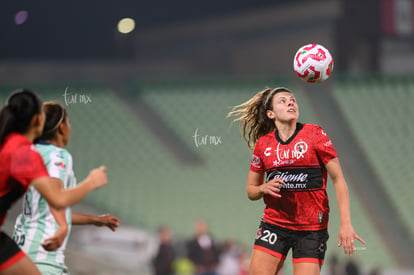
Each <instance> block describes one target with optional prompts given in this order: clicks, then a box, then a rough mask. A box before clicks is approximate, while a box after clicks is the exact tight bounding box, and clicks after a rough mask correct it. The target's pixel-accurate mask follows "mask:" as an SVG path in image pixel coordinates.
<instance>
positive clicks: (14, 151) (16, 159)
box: [0, 133, 49, 225]
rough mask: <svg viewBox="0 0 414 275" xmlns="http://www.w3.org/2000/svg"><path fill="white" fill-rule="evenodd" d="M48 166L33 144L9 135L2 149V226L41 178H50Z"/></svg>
mask: <svg viewBox="0 0 414 275" xmlns="http://www.w3.org/2000/svg"><path fill="white" fill-rule="evenodd" d="M48 176H49V174H48V172H47V169H46V166H45V164H44V162H43V159H42V157H41V156H40V154H39V153H38V152H37V150H36V148H35V146H34V145H33V143H32V142H30V141H29V140H27V139H26V138H25V137H24V136H23V135H21V134H17V133H11V134H9V135H8V136H7V137H6V139H5V141H4V143H3V146H2V147H1V148H0V225H3V223H4V220H5V219H6V215H7V210H8V209H9V208H10V206H11V205H12V204H13V203H14V202H15V201H16V200H18V199H19V198H20V197H21V196H22V195H23V194H24V193H25V192H26V191H27V189H28V188H29V185H30V183H31V182H32V181H33V180H35V179H37V178H40V177H48Z"/></svg>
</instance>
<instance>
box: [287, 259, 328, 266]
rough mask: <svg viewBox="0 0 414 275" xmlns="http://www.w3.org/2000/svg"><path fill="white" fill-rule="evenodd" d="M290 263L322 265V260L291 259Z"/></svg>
mask: <svg viewBox="0 0 414 275" xmlns="http://www.w3.org/2000/svg"><path fill="white" fill-rule="evenodd" d="M292 263H314V264H320V265H323V260H322V259H317V258H292Z"/></svg>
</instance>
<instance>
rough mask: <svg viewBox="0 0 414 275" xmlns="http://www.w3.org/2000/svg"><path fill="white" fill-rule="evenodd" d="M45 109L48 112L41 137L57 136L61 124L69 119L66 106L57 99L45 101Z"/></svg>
mask: <svg viewBox="0 0 414 275" xmlns="http://www.w3.org/2000/svg"><path fill="white" fill-rule="evenodd" d="M43 110H44V111H45V114H46V122H45V127H44V128H43V133H42V136H41V137H40V138H39V139H43V140H48V139H52V138H54V137H55V136H56V131H57V129H58V127H59V125H60V124H62V122H64V121H65V120H66V119H67V117H68V114H67V112H66V109H65V107H63V106H62V104H60V103H58V102H55V101H47V102H45V103H43Z"/></svg>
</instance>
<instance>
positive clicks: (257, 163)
mask: <svg viewBox="0 0 414 275" xmlns="http://www.w3.org/2000/svg"><path fill="white" fill-rule="evenodd" d="M250 164H251V165H252V166H253V167H256V168H260V158H259V157H258V156H256V155H252V160H251V162H250Z"/></svg>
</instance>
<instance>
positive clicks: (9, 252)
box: [0, 231, 26, 271]
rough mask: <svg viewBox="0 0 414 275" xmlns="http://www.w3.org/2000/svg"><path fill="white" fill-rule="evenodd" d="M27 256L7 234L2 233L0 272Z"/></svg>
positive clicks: (0, 238) (0, 233)
mask: <svg viewBox="0 0 414 275" xmlns="http://www.w3.org/2000/svg"><path fill="white" fill-rule="evenodd" d="M25 256H26V254H25V253H24V252H23V251H21V250H20V248H19V246H18V245H17V244H16V243H15V242H14V241H13V240H12V239H11V238H10V237H9V236H7V235H6V234H5V233H3V232H2V231H0V271H2V270H5V269H6V268H8V267H10V266H12V265H13V264H14V263H16V262H17V261H19V260H20V259H21V258H23V257H25Z"/></svg>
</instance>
